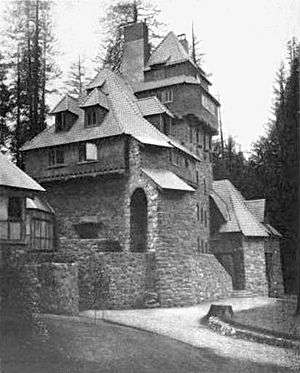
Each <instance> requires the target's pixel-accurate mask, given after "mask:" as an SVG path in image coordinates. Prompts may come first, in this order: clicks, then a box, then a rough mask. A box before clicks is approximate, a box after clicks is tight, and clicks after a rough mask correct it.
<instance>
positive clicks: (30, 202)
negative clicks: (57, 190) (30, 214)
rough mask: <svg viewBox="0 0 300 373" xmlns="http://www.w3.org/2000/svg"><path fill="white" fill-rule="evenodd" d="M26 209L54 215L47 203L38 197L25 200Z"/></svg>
mask: <svg viewBox="0 0 300 373" xmlns="http://www.w3.org/2000/svg"><path fill="white" fill-rule="evenodd" d="M26 208H27V209H31V210H40V211H44V212H48V213H50V214H54V210H53V208H52V207H51V206H50V205H49V203H47V202H43V201H41V200H40V199H39V198H38V197H34V198H26Z"/></svg>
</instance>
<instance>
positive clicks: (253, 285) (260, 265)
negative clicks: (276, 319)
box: [243, 238, 268, 295]
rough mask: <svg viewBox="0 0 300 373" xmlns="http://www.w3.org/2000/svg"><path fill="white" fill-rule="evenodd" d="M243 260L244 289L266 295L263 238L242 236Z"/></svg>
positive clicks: (266, 284)
mask: <svg viewBox="0 0 300 373" xmlns="http://www.w3.org/2000/svg"><path fill="white" fill-rule="evenodd" d="M243 249H244V261H245V264H244V265H245V290H249V291H252V292H253V293H255V294H259V295H268V282H267V277H266V262H265V248H264V240H263V239H261V238H243Z"/></svg>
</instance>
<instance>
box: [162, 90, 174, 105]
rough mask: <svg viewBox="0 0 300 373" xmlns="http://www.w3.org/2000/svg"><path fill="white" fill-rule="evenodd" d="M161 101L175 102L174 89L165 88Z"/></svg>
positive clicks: (164, 102) (165, 102)
mask: <svg viewBox="0 0 300 373" xmlns="http://www.w3.org/2000/svg"><path fill="white" fill-rule="evenodd" d="M161 102H162V103H163V104H167V103H168V102H173V89H171V88H169V89H165V90H164V91H163V92H162V94H161Z"/></svg>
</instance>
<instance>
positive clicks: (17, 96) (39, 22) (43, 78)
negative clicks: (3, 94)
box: [6, 0, 57, 167]
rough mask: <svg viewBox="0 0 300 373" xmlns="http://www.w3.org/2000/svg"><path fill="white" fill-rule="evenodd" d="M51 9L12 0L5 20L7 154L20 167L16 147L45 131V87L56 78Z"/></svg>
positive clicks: (47, 0) (47, 3)
mask: <svg viewBox="0 0 300 373" xmlns="http://www.w3.org/2000/svg"><path fill="white" fill-rule="evenodd" d="M51 5H52V1H51V0H44V1H41V0H24V1H20V0H15V1H13V2H11V3H9V10H8V12H9V13H8V14H9V16H8V17H6V18H7V22H8V25H7V33H6V34H7V35H6V36H7V44H8V48H9V53H10V58H11V60H12V61H13V63H12V66H11V69H10V75H11V77H12V82H13V84H12V87H11V88H12V89H11V90H12V100H13V103H14V109H13V116H12V120H13V122H14V123H13V124H14V126H13V131H12V137H13V138H12V146H11V151H12V153H13V154H14V156H15V158H16V160H17V163H18V165H19V166H21V167H22V162H21V154H20V151H19V150H20V147H21V146H22V145H23V144H24V142H26V141H27V140H30V139H31V138H33V137H34V136H36V135H37V134H38V133H39V132H41V131H42V130H43V129H44V128H45V127H46V121H45V117H46V114H47V110H48V109H47V106H46V102H45V101H46V94H47V85H48V82H49V81H50V80H51V79H53V77H55V76H56V75H57V70H56V68H55V64H54V63H53V55H54V50H53V36H52V32H51ZM51 57H52V58H51Z"/></svg>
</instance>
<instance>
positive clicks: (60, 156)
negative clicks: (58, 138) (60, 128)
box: [48, 149, 65, 166]
mask: <svg viewBox="0 0 300 373" xmlns="http://www.w3.org/2000/svg"><path fill="white" fill-rule="evenodd" d="M64 163H65V154H64V151H63V149H50V150H49V154H48V164H49V166H58V165H63V164H64Z"/></svg>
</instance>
